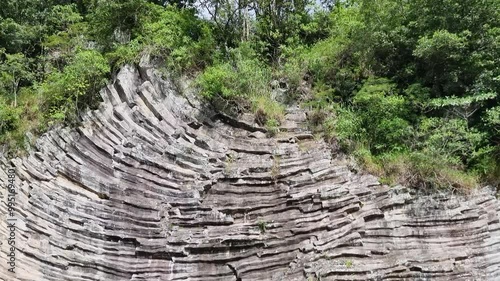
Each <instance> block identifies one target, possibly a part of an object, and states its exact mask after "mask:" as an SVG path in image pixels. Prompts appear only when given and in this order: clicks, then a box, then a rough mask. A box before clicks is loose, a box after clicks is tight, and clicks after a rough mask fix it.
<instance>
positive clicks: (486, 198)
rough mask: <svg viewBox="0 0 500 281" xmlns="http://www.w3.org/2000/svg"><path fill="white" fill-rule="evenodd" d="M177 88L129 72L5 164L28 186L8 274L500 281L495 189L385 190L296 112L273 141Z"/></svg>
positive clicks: (3, 233)
mask: <svg viewBox="0 0 500 281" xmlns="http://www.w3.org/2000/svg"><path fill="white" fill-rule="evenodd" d="M181 86H182V85H181ZM178 92H179V91H178V89H177V87H176V86H175V85H174V84H173V83H171V82H169V81H168V80H167V79H165V80H163V79H160V78H159V75H157V72H156V71H155V70H153V69H152V68H151V67H148V66H147V65H142V66H141V67H139V68H138V69H135V68H132V67H126V68H124V69H123V70H122V71H121V72H120V74H119V75H118V77H117V79H116V81H115V82H114V83H113V84H112V85H109V86H108V87H107V88H106V89H104V90H103V91H102V92H101V94H102V96H103V98H104V100H105V101H104V103H103V104H102V105H101V107H100V109H99V110H97V111H93V112H89V113H88V114H87V115H86V116H85V121H84V122H83V125H82V126H81V127H79V128H76V129H68V128H64V129H59V130H53V131H51V132H49V133H47V134H46V135H44V136H43V137H42V138H41V139H40V140H39V141H38V142H37V145H36V148H33V149H32V151H31V153H30V155H29V157H26V158H23V159H13V160H9V161H7V160H6V159H3V160H1V162H2V164H1V166H2V169H1V171H0V182H1V183H2V186H5V185H6V184H8V181H7V179H8V175H7V171H8V167H11V166H13V167H14V169H15V187H16V188H17V192H18V194H17V196H16V204H17V205H16V208H15V209H14V214H15V217H16V218H17V221H16V228H17V229H16V236H15V243H16V251H15V255H16V261H15V262H16V266H15V273H12V272H9V271H8V269H9V268H10V266H9V264H8V261H9V257H8V256H7V254H8V253H9V249H10V248H9V247H10V246H8V245H7V236H8V235H9V228H8V227H7V222H6V219H7V216H8V212H7V211H8V210H7V206H6V204H5V202H6V198H4V199H2V200H3V203H2V204H1V205H0V212H1V214H2V215H3V217H2V221H1V223H0V237H1V238H2V241H1V242H2V243H3V245H1V250H2V253H1V256H0V279H1V280H9V281H11V280H34V281H44V280H72V281H89V280H151V281H152V280H190V281H195V280H198V281H210V280H213V281H215V280H242V281H247V280H248V281H249V280H259V281H260V280H283V281H291V280H310V281H312V280H322V281H324V280H499V279H500V268H499V266H500V243H499V242H500V230H499V226H500V224H499V220H498V217H499V216H498V209H499V204H498V201H497V200H496V199H495V197H494V196H493V195H491V193H490V192H489V191H488V190H486V189H485V190H481V191H478V192H476V193H475V194H474V195H470V196H468V197H467V198H466V197H461V196H454V195H450V194H447V195H443V196H438V195H428V196H423V195H415V194H413V193H411V192H410V191H409V190H407V189H405V188H403V187H392V188H391V187H388V186H384V185H381V184H379V183H378V181H377V179H376V178H374V177H372V176H368V175H361V174H360V173H356V171H354V170H353V169H351V168H350V166H349V165H348V164H347V162H343V161H342V160H339V159H335V158H332V155H331V152H330V150H329V148H328V146H327V145H326V144H325V143H324V142H323V141H321V140H317V139H315V138H314V137H313V136H312V135H311V134H310V132H308V131H307V129H306V126H305V114H304V112H303V111H301V110H300V109H297V108H290V109H289V110H288V114H287V116H286V121H285V122H284V123H283V124H282V126H281V127H282V128H281V131H282V132H281V133H279V134H278V135H277V136H276V137H274V138H268V137H266V136H265V133H264V130H263V129H261V128H258V127H255V126H254V125H253V122H248V121H245V118H242V120H233V119H231V118H229V117H226V116H222V115H216V114H213V113H211V111H210V110H209V109H206V108H203V107H202V106H201V105H200V103H197V102H196V99H190V98H185V97H182V96H180V95H178V94H177V93H178ZM184 92H185V93H186V95H187V96H189V92H190V91H189V89H187V90H186V89H185V91H184ZM5 195H6V194H5V192H4V197H5Z"/></svg>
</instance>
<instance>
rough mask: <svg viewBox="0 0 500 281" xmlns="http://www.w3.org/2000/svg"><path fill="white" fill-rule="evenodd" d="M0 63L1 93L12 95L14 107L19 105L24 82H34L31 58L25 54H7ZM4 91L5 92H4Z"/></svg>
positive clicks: (4, 54)
mask: <svg viewBox="0 0 500 281" xmlns="http://www.w3.org/2000/svg"><path fill="white" fill-rule="evenodd" d="M0 55H2V56H4V57H5V59H3V61H2V64H1V65H0V94H3V95H6V94H8V95H12V97H13V98H14V107H17V93H18V91H19V87H20V86H21V84H22V83H24V84H30V83H32V82H33V77H34V75H33V73H32V72H31V71H30V60H29V59H28V58H26V57H25V56H24V55H23V54H20V53H17V54H6V53H3V54H1V53H0ZM2 92H3V93H2Z"/></svg>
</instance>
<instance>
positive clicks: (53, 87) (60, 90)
mask: <svg viewBox="0 0 500 281" xmlns="http://www.w3.org/2000/svg"><path fill="white" fill-rule="evenodd" d="M108 73H109V66H108V63H107V61H106V60H105V59H104V57H103V56H102V55H101V54H100V53H99V52H97V51H94V50H85V51H80V52H78V53H77V54H76V55H75V57H74V58H73V59H72V60H71V61H70V63H69V64H68V65H67V66H66V67H65V68H64V69H63V71H54V72H52V73H51V74H50V75H49V76H48V77H47V79H46V80H45V81H44V82H43V83H41V84H40V85H39V87H38V88H39V91H40V93H41V94H42V96H43V97H44V98H45V107H47V108H48V110H47V112H48V114H47V115H48V116H47V117H49V119H51V120H54V121H56V122H59V121H75V120H76V117H77V116H78V111H79V110H80V109H82V108H84V107H85V106H90V107H93V106H95V105H96V103H97V102H98V101H99V90H100V89H101V87H103V86H104V85H105V84H106V82H107V74H108Z"/></svg>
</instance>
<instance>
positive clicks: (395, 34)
mask: <svg viewBox="0 0 500 281" xmlns="http://www.w3.org/2000/svg"><path fill="white" fill-rule="evenodd" d="M4 2H5V3H4V4H3V5H2V9H1V10H0V61H1V65H0V143H6V144H8V145H9V147H10V148H11V151H15V150H16V149H17V150H19V149H20V147H22V146H23V145H24V144H25V142H26V140H25V139H26V137H25V136H26V133H27V132H30V133H31V134H34V135H37V134H40V133H42V132H44V131H45V130H47V129H48V128H50V127H52V126H55V125H58V124H63V123H74V122H78V115H79V112H80V111H81V110H85V109H87V108H93V107H95V106H96V104H97V102H98V101H99V96H98V90H99V89H100V88H101V87H102V86H103V85H104V84H105V83H106V81H108V80H109V79H110V78H111V77H112V75H113V74H114V73H116V71H117V70H118V69H119V67H120V66H121V65H123V64H125V63H134V62H138V60H139V59H140V58H141V56H143V55H145V54H149V55H151V56H153V57H155V58H157V59H158V60H160V61H163V62H164V65H165V67H166V68H168V70H169V72H170V73H174V74H177V75H188V76H190V77H192V78H193V79H194V81H195V83H196V85H197V86H198V87H199V88H200V93H201V94H202V96H203V97H204V98H205V99H206V100H207V102H211V103H212V104H214V105H215V106H216V107H217V108H219V109H220V110H224V111H226V112H228V113H230V114H237V113H239V112H242V111H253V112H254V113H255V115H256V121H257V122H258V123H260V124H261V125H265V126H267V127H268V128H269V129H270V131H271V132H273V133H278V129H277V128H278V126H279V123H280V121H281V119H282V118H283V114H284V107H283V105H282V104H279V103H278V102H276V101H275V99H273V95H272V94H271V93H272V88H273V87H275V86H276V83H284V84H286V85H287V91H286V95H287V100H288V101H298V102H301V104H302V105H303V106H304V107H307V108H309V109H311V114H309V117H310V118H309V119H310V121H311V126H312V127H314V128H315V131H316V132H317V133H318V134H321V135H323V136H324V137H325V138H327V140H329V141H332V142H335V143H338V144H339V145H340V147H341V149H342V150H344V151H345V152H348V153H350V154H351V155H354V156H355V157H356V158H357V159H358V161H359V163H360V164H362V165H363V167H364V168H365V169H367V170H368V171H369V172H372V173H375V174H377V175H379V176H381V177H382V180H383V181H385V182H387V183H389V184H392V183H395V182H401V183H405V184H408V185H411V186H414V187H417V188H428V187H438V188H455V189H463V188H471V187H474V186H477V185H478V184H484V183H490V184H493V185H497V186H498V184H499V178H500V145H499V144H500V134H499V131H500V105H499V100H500V97H499V95H498V92H499V88H500V14H499V13H500V12H499V11H500V1H498V0H469V1H461V0H412V1H405V0H351V1H349V0H346V1H334V0H331V1H322V2H321V4H320V3H319V2H317V1H310V0H297V1H279V0H237V1H236V0H202V1H182V0H181V1H166V2H165V1H144V0H106V1H105V0H79V1H62V0H60V1H57V0H48V1H34V0H7V1H4ZM277 81H278V82H277Z"/></svg>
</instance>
